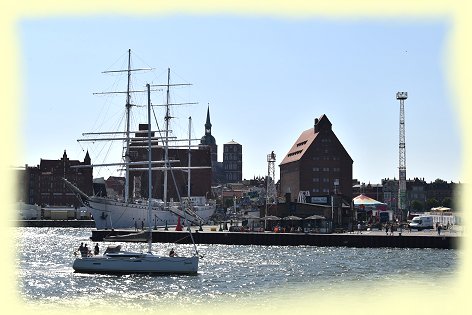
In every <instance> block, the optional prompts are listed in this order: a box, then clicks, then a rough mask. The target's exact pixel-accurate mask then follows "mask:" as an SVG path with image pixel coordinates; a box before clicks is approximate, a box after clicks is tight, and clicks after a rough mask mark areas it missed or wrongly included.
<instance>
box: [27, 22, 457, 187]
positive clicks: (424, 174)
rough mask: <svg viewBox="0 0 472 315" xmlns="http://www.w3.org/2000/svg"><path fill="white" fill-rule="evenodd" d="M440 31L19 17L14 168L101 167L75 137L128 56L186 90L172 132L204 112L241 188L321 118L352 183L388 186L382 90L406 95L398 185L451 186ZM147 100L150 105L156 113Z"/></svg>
mask: <svg viewBox="0 0 472 315" xmlns="http://www.w3.org/2000/svg"><path fill="white" fill-rule="evenodd" d="M449 33H450V22H449V21H448V20H447V19H440V18H435V19H433V18H431V19H423V20H419V21H413V20H408V19H392V18H390V19H384V20H383V19H369V20H336V19H322V18H315V17H313V18H304V19H286V18H274V17H268V16H260V17H249V16H242V15H241V16H237V15H231V16H230V15H227V16H210V15H208V16H198V17H197V16H191V15H175V16H159V17H141V18H130V19H126V20H125V21H123V19H121V18H119V17H107V18H106V19H103V18H101V17H81V18H67V19H65V18H44V19H40V18H36V19H23V20H22V21H21V22H20V23H19V35H20V36H19V41H20V43H21V62H22V69H23V71H22V76H23V81H24V89H25V91H26V95H25V102H24V105H25V106H24V111H23V112H22V117H23V121H22V124H21V125H22V126H23V128H22V129H21V130H20V132H21V133H22V137H21V138H22V140H23V142H22V143H23V147H22V157H23V159H22V161H18V165H22V164H29V165H37V164H39V160H40V159H41V158H44V159H58V158H60V157H61V156H62V153H63V151H64V150H67V154H68V156H69V157H70V158H71V159H78V160H83V157H84V156H85V152H86V150H89V151H90V155H91V159H92V163H100V162H102V161H103V159H105V158H103V157H102V156H103V155H104V153H106V152H107V151H108V148H96V147H95V148H92V147H89V146H88V145H85V144H79V143H77V142H76V139H78V138H81V133H83V132H89V131H97V130H99V129H101V128H102V127H103V128H105V127H116V126H118V123H117V122H119V121H120V120H122V116H120V115H122V114H121V112H123V110H124V97H123V96H122V95H121V96H119V97H118V98H114V99H111V98H110V99H108V98H107V97H99V96H94V95H92V93H93V92H100V91H106V90H110V89H123V87H125V85H124V84H123V83H124V82H125V81H121V82H119V84H117V85H116V86H111V84H112V83H113V81H114V80H115V79H116V77H111V78H110V76H109V75H108V76H107V75H103V74H101V73H100V72H101V71H104V70H113V69H118V68H121V67H123V64H122V63H119V64H118V63H117V62H118V61H121V60H123V56H125V55H126V52H127V50H128V49H129V48H130V49H132V51H133V52H135V53H136V56H137V57H136V58H135V59H133V61H134V62H135V65H136V66H139V65H145V66H151V67H155V68H156V71H155V73H157V74H149V77H148V80H149V81H148V82H149V83H153V84H162V83H165V77H166V75H167V68H168V67H170V68H171V79H172V81H173V82H182V81H183V82H185V83H192V84H193V85H192V86H191V87H190V88H188V89H183V88H182V89H178V91H177V92H178V93H176V94H173V97H174V99H175V100H176V101H185V102H194V101H195V102H198V103H199V104H198V105H195V106H183V107H180V108H176V109H175V110H174V112H173V116H175V117H177V118H176V119H174V121H173V124H174V125H173V127H172V128H173V129H174V132H175V134H176V135H178V136H180V137H183V138H186V137H187V134H188V131H187V124H188V121H187V118H188V116H192V119H193V128H192V129H193V130H192V137H194V138H201V137H202V136H203V135H204V124H205V118H206V110H207V106H209V107H210V114H211V122H212V135H213V136H214V137H215V138H216V142H217V145H218V151H219V152H218V160H219V161H222V149H223V144H225V143H228V142H230V141H232V140H234V141H236V142H238V143H239V144H241V145H242V150H243V178H245V179H251V178H253V177H254V176H256V177H257V176H265V175H267V161H266V156H267V154H269V153H270V152H272V151H274V152H275V154H276V155H277V161H276V180H278V179H279V178H280V177H279V167H278V165H279V164H280V162H281V161H282V159H283V157H284V156H285V155H286V154H287V153H288V150H289V149H290V147H291V145H292V144H293V142H294V141H295V140H296V138H297V137H298V135H299V134H300V133H301V132H302V131H304V130H307V129H310V128H312V127H313V123H314V119H315V118H318V117H320V116H321V115H323V114H326V115H327V116H328V117H329V119H330V121H331V122H332V124H333V131H334V132H335V134H336V135H337V136H338V138H339V140H340V141H341V143H342V144H343V146H344V147H345V148H346V150H347V151H348V153H349V154H350V156H351V157H352V159H353V160H354V163H353V178H355V179H358V180H359V181H360V182H361V183H362V182H364V183H366V184H367V183H369V182H370V183H380V181H381V180H382V179H383V178H398V144H399V139H398V137H399V103H398V101H397V100H396V99H395V94H396V92H398V91H406V92H408V96H409V97H408V99H407V100H406V102H405V120H406V128H405V129H406V166H407V171H406V175H407V179H410V178H411V179H413V178H414V177H419V178H425V180H426V181H427V182H430V181H434V180H435V179H436V178H441V179H443V180H446V181H454V182H460V181H462V174H461V166H462V161H461V155H462V148H461V140H462V139H461V136H460V132H459V131H460V126H459V125H458V124H459V114H458V113H457V112H456V111H455V110H456V109H457V107H458V106H457V104H455V103H454V102H455V98H454V96H453V94H452V91H451V90H450V84H449V82H448V81H447V77H448V71H447V67H448V65H447V60H448V58H447V57H448V56H447V43H448V36H449ZM44 43H48V44H47V45H44ZM122 80H125V77H123V79H122ZM137 87H139V86H137ZM160 94H162V93H159V92H156V98H155V100H154V99H153V103H154V104H157V103H162V101H163V99H164V98H163V96H162V95H160ZM120 97H121V98H120ZM153 97H154V96H153ZM137 102H142V100H137ZM139 104H142V103H139ZM135 122H136V123H143V122H145V121H144V120H140V121H139V120H136V121H135ZM100 151H101V152H100ZM120 154H121V152H120V149H114V150H113V151H110V152H109V154H108V155H109V156H108V157H106V160H108V161H109V160H113V161H116V160H117V158H116V157H119V156H120ZM110 175H114V176H117V175H119V174H118V173H113V172H112V170H111V169H104V170H96V169H94V176H100V177H101V176H103V177H105V178H107V177H108V176H110Z"/></svg>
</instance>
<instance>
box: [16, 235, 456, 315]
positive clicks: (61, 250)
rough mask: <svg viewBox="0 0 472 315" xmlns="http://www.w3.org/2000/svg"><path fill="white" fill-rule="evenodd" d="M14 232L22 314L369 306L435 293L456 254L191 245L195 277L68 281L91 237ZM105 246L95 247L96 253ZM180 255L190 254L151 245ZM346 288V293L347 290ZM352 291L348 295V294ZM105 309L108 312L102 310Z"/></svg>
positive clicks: (130, 246) (77, 277)
mask: <svg viewBox="0 0 472 315" xmlns="http://www.w3.org/2000/svg"><path fill="white" fill-rule="evenodd" d="M14 229H15V232H16V233H15V238H16V244H17V253H18V254H17V257H16V267H17V268H16V272H17V281H18V285H17V287H18V290H19V292H18V295H19V296H20V299H21V301H22V303H24V304H25V305H27V306H30V307H35V306H37V307H47V306H48V305H54V306H55V307H69V308H70V307H81V306H83V305H87V306H90V307H104V308H107V307H112V308H117V309H120V310H122V309H132V310H155V309H156V308H157V307H164V306H166V307H171V306H173V305H174V306H175V305H178V306H179V307H181V308H182V307H193V306H204V305H207V304H209V303H216V304H219V303H226V302H228V301H230V302H231V305H235V306H238V305H245V304H250V305H253V306H255V307H256V308H257V307H261V308H264V309H267V308H270V307H276V306H274V305H273V304H272V303H271V302H270V301H271V299H272V297H273V296H280V295H282V296H296V295H297V294H300V292H311V293H315V294H318V296H324V295H329V294H337V292H338V291H339V290H341V291H343V292H345V291H346V290H353V291H355V292H353V293H356V294H359V293H360V294H366V295H367V296H368V297H369V298H375V296H376V294H381V293H380V292H378V290H376V289H375V288H385V287H406V288H409V287H411V286H415V285H418V286H421V287H423V288H429V289H431V290H436V289H441V288H443V287H444V284H445V283H451V282H453V281H454V279H455V278H456V276H457V273H458V268H457V267H458V264H459V252H460V250H443V249H441V250H439V249H398V248H347V247H310V246H235V245H198V246H197V247H198V250H199V253H200V254H201V255H203V256H204V257H203V258H202V259H201V260H200V266H199V272H198V275H194V276H184V275H181V276H177V275H166V276H150V275H121V276H119V275H87V274H78V273H74V271H73V269H72V262H73V260H74V251H75V250H76V249H77V248H78V246H79V245H80V243H81V242H85V243H87V244H88V246H89V247H93V246H94V245H95V244H94V243H92V242H91V241H90V240H89V237H90V236H91V229H86V228H83V229H77V228H33V227H20V228H14ZM106 245H107V243H99V246H100V250H101V251H103V250H104V249H105V247H106ZM146 246H147V245H146V244H142V243H125V244H123V248H124V249H126V250H142V251H146ZM172 247H173V248H174V249H175V250H176V252H177V254H180V255H188V254H190V253H191V251H192V248H193V246H191V245H182V244H162V243H155V244H153V251H154V252H156V253H159V254H166V253H168V251H169V250H170V248H172ZM350 288H353V289H350ZM354 288H355V289H354ZM110 305H111V306H110Z"/></svg>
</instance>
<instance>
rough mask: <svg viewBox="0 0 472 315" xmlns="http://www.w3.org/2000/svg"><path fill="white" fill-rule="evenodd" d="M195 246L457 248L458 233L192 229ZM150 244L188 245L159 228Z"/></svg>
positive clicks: (95, 236)
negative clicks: (318, 232)
mask: <svg viewBox="0 0 472 315" xmlns="http://www.w3.org/2000/svg"><path fill="white" fill-rule="evenodd" d="M132 232H133V231H130V230H113V231H112V230H92V237H91V240H92V241H93V242H100V241H103V239H104V238H105V237H108V236H115V235H126V234H130V233H132ZM192 236H193V239H194V241H195V243H196V244H222V245H262V246H321V247H327V246H333V247H340V246H341V247H358V248H363V247H365V248H381V247H391V248H437V249H458V248H459V245H460V240H461V237H460V235H458V234H457V233H452V232H450V231H445V232H444V233H443V234H442V235H437V232H436V231H414V232H409V231H404V232H403V233H398V232H396V233H394V235H386V233H385V232H382V231H363V233H362V234H360V233H356V232H354V233H333V234H315V233H273V232H229V231H226V230H225V231H219V230H217V229H215V228H213V229H211V230H209V229H207V228H205V229H203V231H199V230H198V228H196V229H192ZM152 242H153V243H178V244H190V243H191V238H190V233H189V232H188V231H175V230H171V229H169V230H168V231H166V230H164V229H158V230H153V231H152Z"/></svg>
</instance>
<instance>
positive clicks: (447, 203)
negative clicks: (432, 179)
mask: <svg viewBox="0 0 472 315" xmlns="http://www.w3.org/2000/svg"><path fill="white" fill-rule="evenodd" d="M442 205H443V207H446V208H453V205H452V199H451V198H449V197H446V198H444V199H443V201H442Z"/></svg>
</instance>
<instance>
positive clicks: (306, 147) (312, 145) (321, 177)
mask: <svg viewBox="0 0 472 315" xmlns="http://www.w3.org/2000/svg"><path fill="white" fill-rule="evenodd" d="M331 126H332V125H331V122H330V121H329V119H328V117H327V116H326V115H322V116H321V117H320V118H319V119H315V125H314V127H313V128H311V129H308V130H305V131H304V132H302V134H301V135H300V136H299V137H298V139H297V141H295V143H294V144H293V146H292V148H291V149H290V150H289V152H288V153H287V155H286V156H285V158H284V159H283V160H282V162H281V163H280V165H279V167H280V193H281V194H286V193H290V195H291V200H292V201H296V200H297V197H298V194H299V192H301V191H306V192H309V195H310V196H315V197H326V196H329V195H331V194H333V193H334V194H336V195H339V196H342V197H343V198H344V199H346V200H351V199H352V163H353V161H352V159H351V157H350V156H349V154H348V153H347V151H346V150H345V149H344V147H343V145H342V144H341V142H340V141H339V139H338V138H337V137H336V135H335V134H334V132H333V130H332V128H331Z"/></svg>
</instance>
